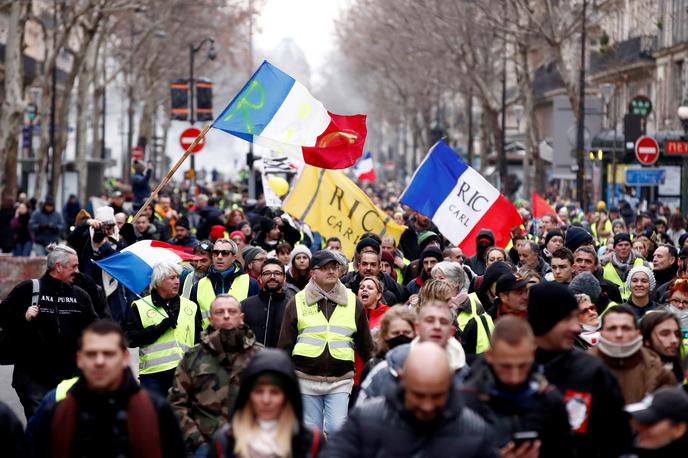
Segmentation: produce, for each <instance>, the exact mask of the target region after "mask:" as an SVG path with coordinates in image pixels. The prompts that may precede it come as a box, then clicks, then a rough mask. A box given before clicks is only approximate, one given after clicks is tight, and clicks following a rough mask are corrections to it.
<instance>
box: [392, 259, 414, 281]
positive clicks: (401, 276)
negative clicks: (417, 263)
mask: <svg viewBox="0 0 688 458" xmlns="http://www.w3.org/2000/svg"><path fill="white" fill-rule="evenodd" d="M409 264H411V261H409V260H408V259H406V258H404V265H405V266H408V265H409ZM394 271H395V272H396V273H397V283H399V284H400V285H405V284H406V283H404V271H403V270H402V269H401V268H399V267H396V266H395V267H394Z"/></svg>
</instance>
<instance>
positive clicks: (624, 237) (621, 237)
mask: <svg viewBox="0 0 688 458" xmlns="http://www.w3.org/2000/svg"><path fill="white" fill-rule="evenodd" d="M620 242H628V243H631V236H630V234H629V233H628V232H619V233H618V234H616V235H615V236H614V246H616V245H617V244H618V243H620Z"/></svg>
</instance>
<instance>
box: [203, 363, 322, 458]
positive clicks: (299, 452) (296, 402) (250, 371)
mask: <svg viewBox="0 0 688 458" xmlns="http://www.w3.org/2000/svg"><path fill="white" fill-rule="evenodd" d="M266 372H269V373H270V374H271V375H272V376H273V377H277V378H278V379H280V381H281V387H282V389H283V390H284V394H285V397H286V399H287V400H288V401H289V403H290V404H291V407H292V409H293V410H294V414H295V415H296V421H297V425H296V427H295V428H294V435H293V436H292V450H291V451H292V455H291V456H293V457H294V458H305V457H310V456H313V454H312V453H311V452H312V451H313V452H317V451H318V448H319V446H320V445H322V444H323V439H322V437H321V435H319V432H317V431H311V430H310V429H309V428H308V427H306V426H305V425H304V423H303V405H302V403H301V390H300V389H299V381H298V379H297V378H296V374H295V372H294V365H293V364H292V362H291V360H290V359H289V355H287V354H286V353H284V352H283V351H280V350H274V349H273V350H270V349H268V350H263V351H261V352H258V353H257V354H256V355H255V356H254V357H253V359H252V360H251V362H250V363H249V365H248V366H247V367H246V369H244V370H243V372H242V373H241V385H240V387H239V393H238V394H237V398H236V403H235V404H234V414H236V412H238V411H240V410H241V409H243V408H245V407H246V404H247V403H248V401H249V396H250V394H251V390H252V389H253V386H254V385H255V380H256V379H257V378H258V377H259V376H260V375H261V374H264V373H266ZM234 443H235V438H234V434H233V431H232V428H231V422H230V423H228V424H226V425H225V426H224V427H222V428H221V429H220V430H219V431H218V432H216V433H215V436H213V443H212V444H211V445H210V448H209V450H210V453H209V454H208V457H210V458H220V457H235V456H237V455H235V454H234ZM218 451H219V453H218Z"/></svg>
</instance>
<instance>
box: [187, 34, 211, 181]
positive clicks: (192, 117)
mask: <svg viewBox="0 0 688 458" xmlns="http://www.w3.org/2000/svg"><path fill="white" fill-rule="evenodd" d="M206 43H208V59H210V60H215V58H216V57H217V52H216V51H215V39H214V38H212V37H207V38H204V39H203V40H201V42H200V43H198V45H196V46H194V45H193V43H190V44H189V90H190V93H189V95H190V97H189V123H190V124H191V125H192V126H193V125H194V124H195V123H196V84H195V83H194V58H195V55H196V53H197V52H199V51H200V50H201V48H202V47H203V45H204V44H206ZM191 170H193V173H192V176H191V190H192V192H193V188H194V186H196V173H195V172H196V158H195V157H194V155H193V154H192V155H191Z"/></svg>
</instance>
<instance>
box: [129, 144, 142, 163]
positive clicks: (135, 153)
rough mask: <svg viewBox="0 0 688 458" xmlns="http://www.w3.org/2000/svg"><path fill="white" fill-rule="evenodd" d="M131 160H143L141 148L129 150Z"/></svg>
mask: <svg viewBox="0 0 688 458" xmlns="http://www.w3.org/2000/svg"><path fill="white" fill-rule="evenodd" d="M131 158H132V159H136V160H139V161H140V160H141V159H143V148H141V147H140V146H135V147H133V148H132V149H131Z"/></svg>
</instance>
